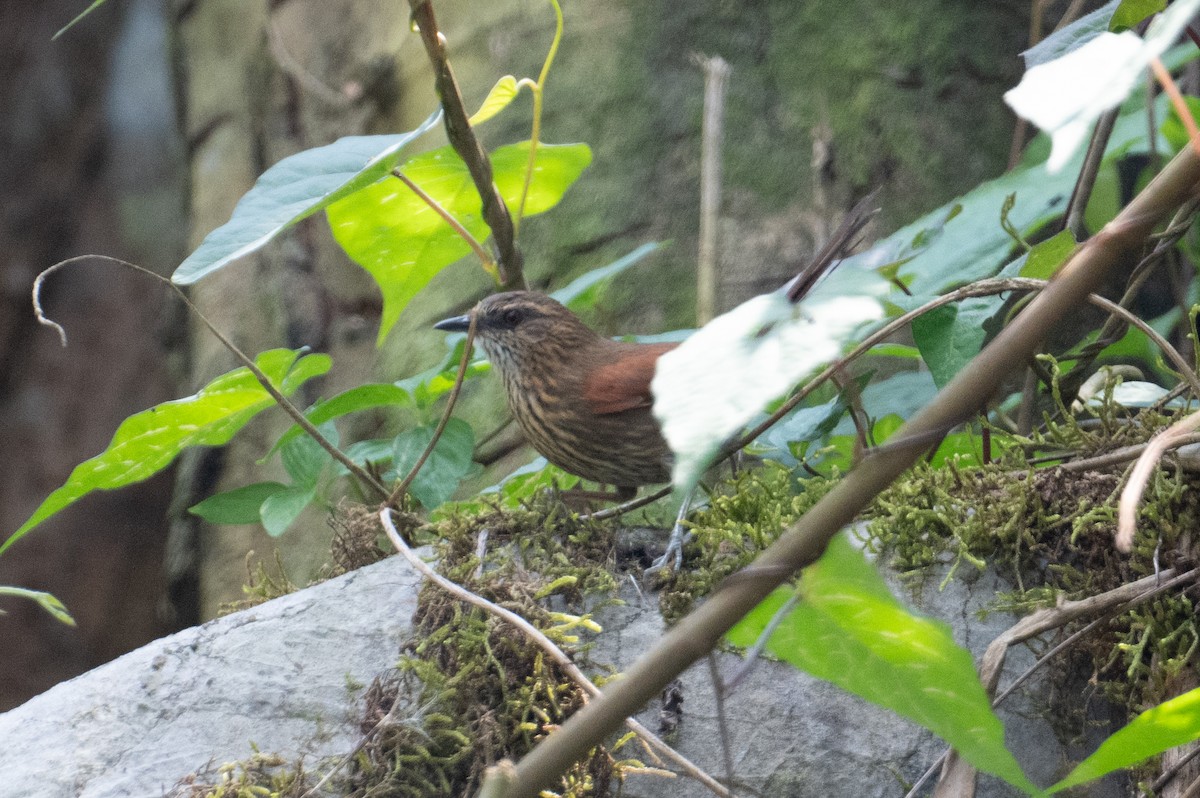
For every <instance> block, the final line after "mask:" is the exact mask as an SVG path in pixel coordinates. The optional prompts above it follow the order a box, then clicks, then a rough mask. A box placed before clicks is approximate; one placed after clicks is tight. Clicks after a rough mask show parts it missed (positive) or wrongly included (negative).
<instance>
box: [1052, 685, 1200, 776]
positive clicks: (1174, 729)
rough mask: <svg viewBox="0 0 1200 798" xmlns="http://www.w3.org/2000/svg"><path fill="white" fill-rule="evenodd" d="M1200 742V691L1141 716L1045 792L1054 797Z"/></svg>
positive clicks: (1190, 693)
mask: <svg viewBox="0 0 1200 798" xmlns="http://www.w3.org/2000/svg"><path fill="white" fill-rule="evenodd" d="M1197 739H1200V688H1197V689H1195V690H1191V691H1189V692H1186V693H1184V694H1183V695H1181V696H1177V697H1175V698H1172V699H1171V700H1170V701H1166V702H1164V703H1162V704H1159V705H1158V706H1156V707H1153V708H1152V709H1148V710H1146V711H1145V712H1143V713H1142V714H1140V715H1138V716H1137V717H1136V718H1134V719H1133V720H1132V721H1130V722H1129V724H1128V725H1127V726H1125V727H1124V728H1122V729H1121V730H1120V731H1118V732H1116V733H1115V734H1113V735H1112V736H1111V737H1109V738H1108V739H1107V740H1105V741H1104V742H1103V743H1101V744H1100V747H1099V748H1097V749H1096V753H1094V754H1092V755H1091V756H1089V757H1088V758H1087V759H1085V760H1083V761H1082V762H1080V763H1079V764H1078V765H1077V766H1076V767H1075V769H1074V770H1072V771H1071V772H1070V773H1069V774H1067V777H1066V778H1065V779H1063V780H1062V781H1060V782H1058V783H1057V784H1055V785H1054V786H1053V787H1051V788H1050V789H1048V790H1047V791H1046V792H1048V793H1055V792H1059V791H1061V790H1065V789H1067V788H1068V787H1074V786H1075V785H1077V784H1083V783H1084V782H1087V781H1091V780H1092V779H1098V778H1100V777H1101V776H1103V775H1104V774H1106V773H1111V772H1112V771H1114V770H1119V769H1120V768H1127V767H1130V766H1132V765H1136V764H1137V763H1138V762H1141V761H1142V760H1145V759H1148V758H1149V757H1152V756H1155V755H1156V754H1161V753H1162V752H1163V751H1166V750H1168V749H1171V748H1174V747H1176V746H1179V745H1187V744H1188V743H1190V742H1192V741H1193V740H1197Z"/></svg>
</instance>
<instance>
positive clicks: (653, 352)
mask: <svg viewBox="0 0 1200 798" xmlns="http://www.w3.org/2000/svg"><path fill="white" fill-rule="evenodd" d="M676 346H678V344H643V345H641V346H638V347H637V348H636V349H628V350H625V351H623V352H621V353H620V354H619V355H618V356H617V357H616V359H615V360H613V362H611V363H606V364H604V365H603V366H600V367H598V368H595V369H593V370H592V373H591V374H590V375H589V376H588V378H587V379H586V380H585V381H584V383H583V398H584V400H585V401H586V402H587V404H588V407H589V408H590V409H591V411H592V412H593V413H595V414H597V415H606V414H609V413H621V412H624V411H626V410H633V409H635V408H638V407H649V406H650V405H651V404H652V403H653V401H654V397H652V396H651V395H650V380H652V379H654V366H655V364H656V363H658V358H659V356H660V355H662V354H663V353H664V352H669V351H670V350H672V349H674V348H675V347H676Z"/></svg>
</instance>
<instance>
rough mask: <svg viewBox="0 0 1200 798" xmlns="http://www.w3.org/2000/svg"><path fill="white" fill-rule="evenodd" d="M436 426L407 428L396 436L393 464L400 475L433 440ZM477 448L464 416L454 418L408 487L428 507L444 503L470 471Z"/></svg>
mask: <svg viewBox="0 0 1200 798" xmlns="http://www.w3.org/2000/svg"><path fill="white" fill-rule="evenodd" d="M433 432H434V426H433V425H427V426H424V427H417V428H416V429H410V430H406V431H404V432H402V433H400V434H399V435H397V436H396V441H395V451H394V454H393V460H392V462H393V464H394V466H395V469H396V475H397V478H400V479H402V478H404V477H405V476H406V475H407V474H408V472H409V471H410V470H412V467H413V466H414V465H416V463H417V458H419V457H420V456H421V453H422V452H424V451H425V447H426V446H428V445H429V441H431V440H433ZM474 451H475V432H474V431H473V430H472V429H471V425H470V424H468V423H467V422H465V421H463V420H462V419H458V418H452V419H450V421H449V422H448V423H447V424H446V428H445V429H444V430H443V431H442V437H440V438H438V442H437V445H436V446H435V447H434V448H433V451H432V452H431V453H430V454H429V459H427V460H426V461H425V464H424V465H422V466H421V470H420V471H419V472H417V476H416V478H415V479H413V481H412V484H411V485H410V486H409V492H410V493H412V495H413V496H414V497H415V498H416V499H417V501H419V502H420V503H421V504H422V505H423V506H425V507H426V508H427V509H430V510H432V509H433V508H434V507H437V506H438V505H439V504H442V503H443V502H445V501H446V500H447V499H449V498H450V497H451V496H452V495H454V491H456V490H458V486H459V484H461V483H462V480H463V477H465V476H466V475H467V474H469V473H470V472H471V469H472V462H471V455H472V454H473V453H474Z"/></svg>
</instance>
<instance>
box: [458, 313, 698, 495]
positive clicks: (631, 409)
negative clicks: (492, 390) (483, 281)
mask: <svg viewBox="0 0 1200 798" xmlns="http://www.w3.org/2000/svg"><path fill="white" fill-rule="evenodd" d="M473 312H474V313H476V314H477V315H478V320H477V322H476V328H475V336H476V340H477V341H479V343H480V345H481V346H482V347H483V350H484V352H486V353H487V356H488V359H489V360H491V362H492V366H493V367H494V368H495V369H496V370H497V371H498V372H499V373H500V377H501V379H502V380H503V381H504V389H505V393H506V394H507V395H508V406H509V408H510V409H511V410H512V414H513V417H514V418H515V419H516V421H517V424H518V425H520V427H521V430H522V431H523V432H524V433H525V437H526V438H527V439H528V441H529V443H530V444H532V446H533V448H534V449H537V451H538V452H540V453H541V454H542V455H544V456H545V458H546V459H547V460H549V461H550V462H551V463H554V464H555V465H556V466H558V467H559V468H562V469H564V470H565V471H569V472H570V473H572V474H576V475H578V476H581V477H583V478H584V479H589V480H592V481H593V482H600V483H603V484H607V485H615V486H616V487H617V488H618V490H619V491H620V492H621V493H625V494H629V493H632V492H633V491H634V490H635V489H636V488H637V487H638V486H640V485H653V484H656V483H660V482H667V481H668V480H669V479H670V478H671V455H670V449H669V448H668V447H667V443H666V441H665V440H663V437H662V433H661V432H660V431H659V427H658V422H656V421H655V420H654V416H653V415H651V412H650V406H651V403H652V397H651V395H650V380H651V379H653V377H654V366H655V363H656V362H657V361H658V358H659V356H660V355H662V354H663V353H664V352H666V351H668V350H670V349H673V348H674V347H675V346H676V344H632V343H624V342H621V341H613V340H610V339H608V338H604V337H602V336H600V335H597V334H596V333H595V332H593V331H592V330H591V329H590V328H589V327H588V326H587V325H586V324H584V323H583V322H582V321H581V320H580V319H579V317H578V316H576V315H575V314H574V313H572V312H571V311H570V310H568V309H567V308H565V307H563V305H561V304H560V303H558V302H557V301H555V300H554V299H551V298H550V297H548V296H546V295H545V294H539V293H535V292H532V291H512V292H508V293H503V294H493V295H492V296H489V297H487V298H486V299H484V300H483V301H481V302H480V303H479V304H478V305H477V306H476V307H475V310H474V311H473ZM469 324H470V316H469V315H467V316H456V317H454V318H451V319H446V320H445V321H441V322H439V323H438V324H436V325H434V326H435V327H437V328H438V329H440V330H465V329H467V327H468V325H469Z"/></svg>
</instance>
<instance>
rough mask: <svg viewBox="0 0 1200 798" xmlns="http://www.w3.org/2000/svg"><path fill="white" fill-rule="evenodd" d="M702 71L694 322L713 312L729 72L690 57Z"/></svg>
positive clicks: (717, 59) (714, 60)
mask: <svg viewBox="0 0 1200 798" xmlns="http://www.w3.org/2000/svg"><path fill="white" fill-rule="evenodd" d="M693 60H694V61H695V62H696V63H697V64H698V65H699V66H700V68H701V69H703V70H704V122H703V124H702V126H701V132H700V136H701V155H700V250H699V252H698V253H697V256H696V324H697V325H700V326H703V325H705V324H708V322H710V321H712V318H713V316H715V315H716V312H717V228H718V227H719V226H720V221H719V219H718V215H719V213H720V210H721V141H722V139H723V137H724V135H725V86H726V82H727V81H728V80H729V73H730V72H731V71H732V70H731V68H730V66H729V64H728V63H727V62H726V61H725V59H723V58H721V56H719V55H715V56H713V57H711V58H707V57H704V56H701V55H698V54H697V55H695V56H693Z"/></svg>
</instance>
